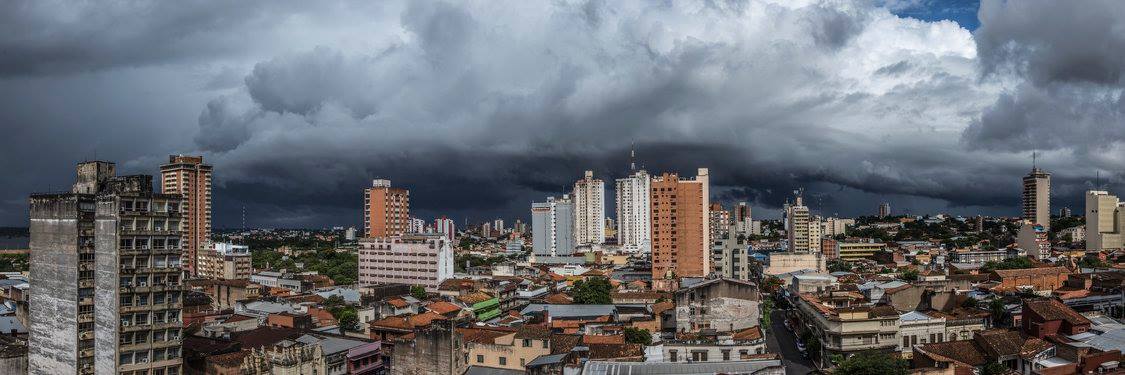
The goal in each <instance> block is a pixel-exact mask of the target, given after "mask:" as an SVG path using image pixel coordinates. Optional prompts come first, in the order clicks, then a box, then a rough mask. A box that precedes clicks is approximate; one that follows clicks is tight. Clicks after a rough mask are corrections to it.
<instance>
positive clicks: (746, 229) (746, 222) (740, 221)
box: [731, 202, 758, 234]
mask: <svg viewBox="0 0 1125 375" xmlns="http://www.w3.org/2000/svg"><path fill="white" fill-rule="evenodd" d="M731 220H733V221H734V231H735V232H736V233H741V234H758V233H755V232H754V228H753V227H754V224H753V217H752V216H751V214H750V205H748V204H746V202H738V204H736V205H735V206H734V210H733V212H732V216H731Z"/></svg>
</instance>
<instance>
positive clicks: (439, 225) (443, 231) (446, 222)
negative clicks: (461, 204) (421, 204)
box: [434, 216, 457, 241]
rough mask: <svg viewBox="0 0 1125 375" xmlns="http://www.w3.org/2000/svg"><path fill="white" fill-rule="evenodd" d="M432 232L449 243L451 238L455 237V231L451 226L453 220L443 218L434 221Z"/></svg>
mask: <svg viewBox="0 0 1125 375" xmlns="http://www.w3.org/2000/svg"><path fill="white" fill-rule="evenodd" d="M434 231H435V232H436V233H437V234H440V235H442V236H445V238H446V239H448V240H450V241H453V237H454V236H455V235H457V229H456V227H455V226H454V225H453V219H449V218H446V217H445V216H442V217H439V218H437V219H434Z"/></svg>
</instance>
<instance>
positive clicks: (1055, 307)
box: [1024, 299, 1090, 325]
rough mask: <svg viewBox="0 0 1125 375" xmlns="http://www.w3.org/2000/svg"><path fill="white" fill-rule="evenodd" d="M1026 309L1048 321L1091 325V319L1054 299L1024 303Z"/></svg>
mask: <svg viewBox="0 0 1125 375" xmlns="http://www.w3.org/2000/svg"><path fill="white" fill-rule="evenodd" d="M1024 306H1025V308H1027V309H1028V310H1031V311H1034V312H1035V314H1036V315H1039V316H1041V317H1043V319H1046V320H1065V321H1067V322H1068V323H1070V324H1071V325H1082V324H1090V319H1086V317H1085V316H1082V314H1079V313H1078V312H1076V311H1074V309H1071V308H1070V307H1067V306H1066V305H1064V304H1063V303H1062V302H1059V301H1058V300H1054V299H1041V300H1029V301H1025V302H1024Z"/></svg>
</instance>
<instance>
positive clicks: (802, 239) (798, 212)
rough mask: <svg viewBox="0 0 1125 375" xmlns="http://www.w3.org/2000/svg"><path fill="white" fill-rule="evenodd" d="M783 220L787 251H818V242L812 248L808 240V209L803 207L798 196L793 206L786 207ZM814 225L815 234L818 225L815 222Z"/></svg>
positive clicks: (809, 224)
mask: <svg viewBox="0 0 1125 375" xmlns="http://www.w3.org/2000/svg"><path fill="white" fill-rule="evenodd" d="M785 220H786V222H785V227H786V231H788V234H789V251H794V252H803V253H807V252H812V251H819V250H820V243H819V241H818V242H817V243H816V245H815V246H816V247H815V248H814V247H813V246H814V245H813V243H812V241H811V240H810V233H809V228H810V227H811V226H812V217H811V215H810V214H809V207H808V206H805V205H804V202H803V200H802V197H801V196H800V195H797V199H796V200H795V201H794V202H793V204H790V205H788V206H787V207H786V212H785ZM816 225H817V231H816V232H817V233H820V230H819V227H820V223H819V222H817V223H816ZM817 237H818V238H819V237H820V236H819V235H817Z"/></svg>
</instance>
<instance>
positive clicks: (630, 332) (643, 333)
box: [625, 327, 652, 346]
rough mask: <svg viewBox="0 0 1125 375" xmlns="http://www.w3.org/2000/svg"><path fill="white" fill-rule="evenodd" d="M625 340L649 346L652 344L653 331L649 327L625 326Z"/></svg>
mask: <svg viewBox="0 0 1125 375" xmlns="http://www.w3.org/2000/svg"><path fill="white" fill-rule="evenodd" d="M625 342H627V343H630V344H641V345H644V346H649V345H652V333H649V331H648V330H647V329H639V328H633V327H625Z"/></svg>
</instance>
